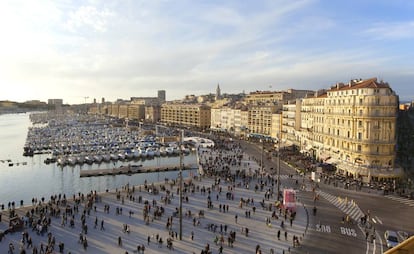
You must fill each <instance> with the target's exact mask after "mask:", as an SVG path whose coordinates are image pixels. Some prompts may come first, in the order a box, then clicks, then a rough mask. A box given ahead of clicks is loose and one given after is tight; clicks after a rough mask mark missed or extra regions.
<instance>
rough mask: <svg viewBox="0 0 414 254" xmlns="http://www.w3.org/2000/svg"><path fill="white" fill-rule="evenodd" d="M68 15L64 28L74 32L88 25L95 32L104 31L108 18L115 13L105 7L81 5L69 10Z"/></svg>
mask: <svg viewBox="0 0 414 254" xmlns="http://www.w3.org/2000/svg"><path fill="white" fill-rule="evenodd" d="M68 16H69V17H68V20H67V22H66V28H67V29H68V30H69V31H72V32H75V31H77V30H78V29H84V28H85V27H89V28H91V29H92V30H94V31H96V32H105V31H106V30H107V25H108V19H109V18H111V17H114V16H115V13H114V12H113V11H110V10H108V9H106V8H104V9H102V10H98V9H97V8H96V7H95V6H81V7H79V8H78V9H77V10H76V11H74V12H70V13H69V15H68Z"/></svg>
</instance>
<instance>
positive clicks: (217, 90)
mask: <svg viewBox="0 0 414 254" xmlns="http://www.w3.org/2000/svg"><path fill="white" fill-rule="evenodd" d="M220 99H221V90H220V84H217V88H216V100H220Z"/></svg>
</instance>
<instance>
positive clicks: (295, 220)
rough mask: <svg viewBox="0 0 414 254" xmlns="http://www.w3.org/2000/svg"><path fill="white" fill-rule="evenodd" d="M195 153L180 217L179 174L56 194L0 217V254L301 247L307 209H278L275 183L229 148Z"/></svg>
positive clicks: (275, 250)
mask: <svg viewBox="0 0 414 254" xmlns="http://www.w3.org/2000/svg"><path fill="white" fill-rule="evenodd" d="M224 148H227V149H224ZM198 152H199V155H200V162H199V163H200V172H199V174H197V175H192V176H190V177H188V178H185V179H184V181H183V185H182V186H183V188H182V203H181V205H182V213H181V216H180V209H179V207H180V198H179V193H180V188H179V186H180V185H179V183H180V181H179V175H177V178H176V179H165V180H164V181H162V182H156V183H155V182H154V183H150V182H145V183H144V184H143V185H138V186H130V185H129V184H127V185H125V186H123V187H122V188H119V189H115V190H108V191H106V192H103V193H97V192H95V191H93V190H91V191H90V192H88V193H77V194H75V195H72V196H70V197H69V196H65V195H59V194H57V195H54V196H51V197H50V198H49V200H37V199H34V200H33V203H32V205H31V206H24V207H17V204H15V209H13V207H11V208H10V209H9V208H8V207H5V209H4V210H2V211H1V213H2V216H1V222H0V230H1V231H2V233H1V237H0V238H1V241H0V253H122V254H124V253H167V252H171V253H289V252H294V250H299V249H300V248H301V246H300V241H301V240H302V237H303V235H304V232H305V230H306V227H307V213H306V211H305V209H304V208H303V207H302V206H301V205H300V204H299V203H298V205H297V209H296V210H295V211H294V212H293V211H289V210H287V209H284V208H283V207H282V206H280V204H279V203H278V202H276V195H275V194H273V193H274V186H275V185H274V179H273V177H272V176H271V175H265V174H262V173H261V172H260V167H259V166H258V164H257V163H256V161H255V160H253V159H250V157H249V156H248V155H246V154H245V153H243V151H241V150H240V148H237V145H236V144H234V143H231V144H224V145H223V144H220V143H219V144H217V146H216V147H215V148H211V149H200V150H199V151H198ZM285 180H286V181H290V180H292V179H285ZM180 217H182V222H181V227H180ZM10 222H11V223H12V224H10ZM10 225H13V226H12V227H10Z"/></svg>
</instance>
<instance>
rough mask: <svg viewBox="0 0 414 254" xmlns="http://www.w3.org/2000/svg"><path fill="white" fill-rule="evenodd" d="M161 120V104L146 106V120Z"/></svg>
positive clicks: (155, 121)
mask: <svg viewBox="0 0 414 254" xmlns="http://www.w3.org/2000/svg"><path fill="white" fill-rule="evenodd" d="M160 120H161V106H158V105H154V106H146V107H145V121H146V122H150V123H157V122H158V121H160Z"/></svg>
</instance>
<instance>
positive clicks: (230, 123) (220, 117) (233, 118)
mask: <svg viewBox="0 0 414 254" xmlns="http://www.w3.org/2000/svg"><path fill="white" fill-rule="evenodd" d="M247 117H248V115H247V111H245V110H241V109H234V108H229V107H223V108H217V107H216V108H211V129H212V130H217V131H226V132H229V133H232V134H233V135H235V136H241V135H242V133H243V132H244V131H245V130H246V128H247Z"/></svg>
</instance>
